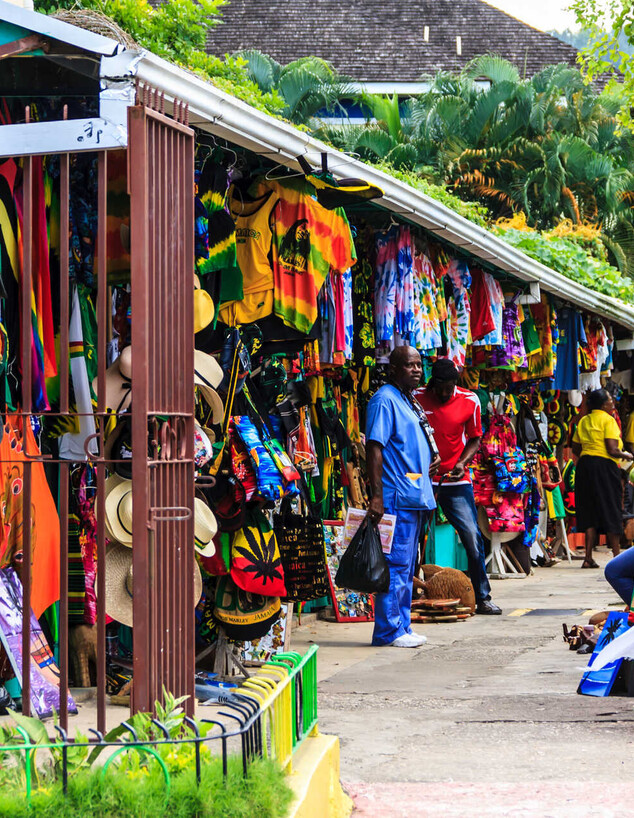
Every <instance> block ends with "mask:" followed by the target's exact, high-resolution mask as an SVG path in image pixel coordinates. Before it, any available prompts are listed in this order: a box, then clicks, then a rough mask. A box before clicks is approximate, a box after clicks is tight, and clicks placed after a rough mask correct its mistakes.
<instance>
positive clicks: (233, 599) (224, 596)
mask: <svg viewBox="0 0 634 818" xmlns="http://www.w3.org/2000/svg"><path fill="white" fill-rule="evenodd" d="M281 607H282V605H281V602H280V599H279V597H265V596H259V595H258V594H251V593H249V592H248V591H243V590H242V589H241V588H238V586H237V585H236V584H235V582H234V581H233V579H232V578H231V577H230V576H226V577H220V579H219V580H218V585H217V587H216V600H215V605H214V611H213V615H214V618H215V619H216V620H217V621H218V622H219V623H220V625H221V626H222V628H223V630H224V631H225V633H226V634H227V636H228V637H229V639H233V640H235V641H237V642H250V641H252V640H253V639H260V638H261V637H262V636H265V635H266V634H267V633H268V632H269V630H270V629H271V627H272V626H273V625H274V624H275V623H276V622H277V620H278V619H279V616H280V610H281Z"/></svg>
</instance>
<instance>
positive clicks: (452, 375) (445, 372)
mask: <svg viewBox="0 0 634 818" xmlns="http://www.w3.org/2000/svg"><path fill="white" fill-rule="evenodd" d="M431 377H432V380H434V381H436V382H437V383H438V382H440V383H442V382H446V381H457V380H458V378H459V377H460V373H459V372H458V370H457V369H456V365H455V364H454V363H453V361H450V360H449V358H439V359H438V360H437V361H434V363H433V364H432V368H431Z"/></svg>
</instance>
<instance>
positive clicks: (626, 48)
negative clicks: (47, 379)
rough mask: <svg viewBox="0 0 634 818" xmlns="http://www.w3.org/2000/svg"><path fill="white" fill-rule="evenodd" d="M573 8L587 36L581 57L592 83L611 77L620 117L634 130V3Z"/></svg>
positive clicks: (594, 0) (598, 2)
mask: <svg viewBox="0 0 634 818" xmlns="http://www.w3.org/2000/svg"><path fill="white" fill-rule="evenodd" d="M571 9H572V10H573V11H574V12H575V15H576V17H577V22H578V23H579V24H580V25H581V27H582V28H583V30H584V31H585V32H586V34H587V41H586V43H585V45H584V46H583V48H582V50H581V54H580V62H581V65H582V70H583V73H584V74H585V76H586V78H587V79H588V81H590V82H592V81H594V80H595V79H597V78H598V77H608V82H607V86H606V88H607V90H608V91H609V92H610V93H612V94H614V95H615V96H616V97H617V99H618V100H619V103H620V104H619V107H618V111H617V118H618V121H619V123H620V124H621V125H622V126H623V127H625V128H626V129H627V130H628V131H634V110H633V106H634V60H632V48H633V47H634V17H633V8H632V2H631V0H609V2H606V0H574V2H573V3H572V4H571Z"/></svg>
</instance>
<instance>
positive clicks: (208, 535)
mask: <svg viewBox="0 0 634 818" xmlns="http://www.w3.org/2000/svg"><path fill="white" fill-rule="evenodd" d="M217 533H218V522H217V521H216V517H215V515H214V513H213V511H212V510H211V509H210V508H209V506H208V505H207V504H206V503H205V502H204V501H203V500H201V499H200V498H199V497H195V498H194V545H195V546H196V553H197V554H199V555H200V556H201V557H213V555H214V554H215V553H216V546H215V544H214V537H215V536H216V534H217Z"/></svg>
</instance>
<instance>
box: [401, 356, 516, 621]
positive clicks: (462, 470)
mask: <svg viewBox="0 0 634 818" xmlns="http://www.w3.org/2000/svg"><path fill="white" fill-rule="evenodd" d="M458 376H459V373H458V370H457V369H456V367H455V365H454V364H453V363H452V362H451V361H449V360H447V359H440V360H438V361H436V362H435V363H434V365H433V366H432V370H431V378H430V380H429V383H428V384H427V386H426V388H425V389H421V390H419V391H418V392H416V393H415V394H416V398H417V400H418V402H419V403H420V404H421V406H422V407H423V409H424V410H425V413H426V415H427V418H428V419H429V422H430V424H431V426H432V428H433V430H434V438H435V440H436V445H437V446H438V451H439V452H440V458H441V462H440V468H439V469H438V472H437V474H436V475H435V476H434V478H433V482H434V485H436V486H438V483H439V481H440V478H441V477H442V478H443V483H442V485H441V486H440V487H439V488H438V489H437V501H438V505H439V506H440V508H441V509H442V510H443V513H444V515H445V517H446V518H447V519H448V520H449V522H450V523H451V525H452V526H453V527H454V528H455V529H456V531H457V532H458V536H459V537H460V540H461V542H462V544H463V545H464V548H465V551H466V552H467V559H468V562H469V576H470V577H471V582H472V583H473V590H474V591H475V595H476V602H477V606H476V613H479V614H489V615H490V614H501V613H502V611H501V610H500V608H498V606H497V605H495V604H494V603H493V602H491V585H490V584H489V578H488V577H487V572H486V565H485V562H484V542H483V540H482V534H481V533H480V528H479V526H478V515H477V511H476V506H475V501H474V499H473V486H472V485H471V475H470V474H469V469H468V466H469V463H470V462H471V461H472V460H473V458H474V456H475V454H476V452H477V451H478V448H479V447H480V439H481V437H482V423H481V421H480V401H479V400H478V398H477V396H476V395H475V394H474V393H473V392H471V391H470V390H468V389H462V388H460V387H459V386H458Z"/></svg>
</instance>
